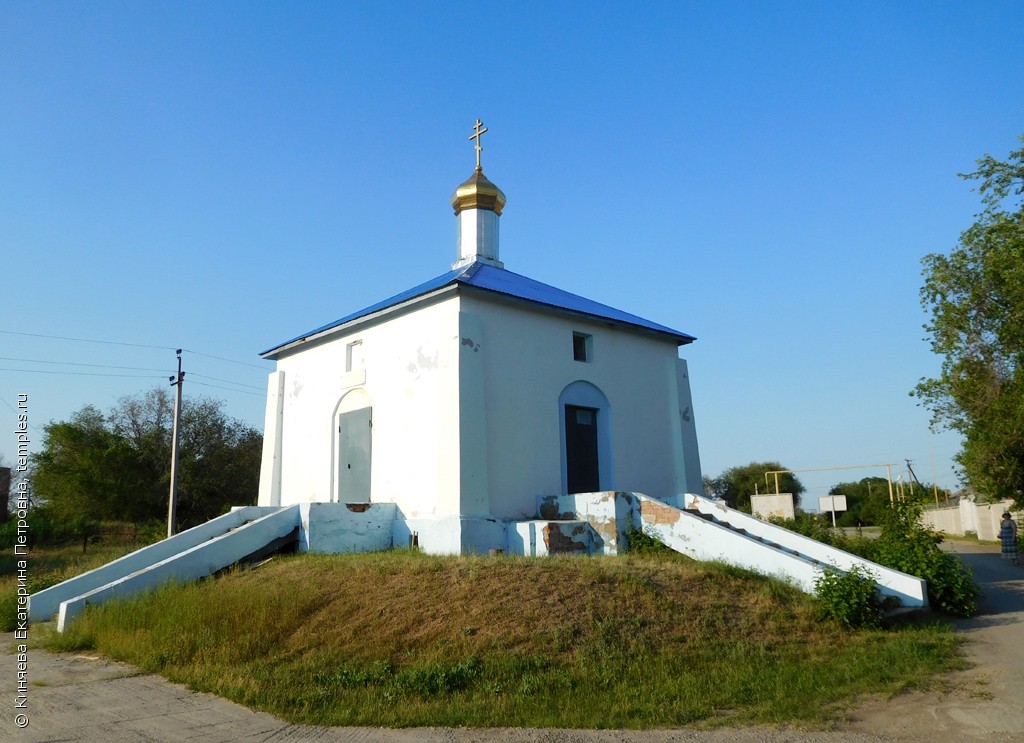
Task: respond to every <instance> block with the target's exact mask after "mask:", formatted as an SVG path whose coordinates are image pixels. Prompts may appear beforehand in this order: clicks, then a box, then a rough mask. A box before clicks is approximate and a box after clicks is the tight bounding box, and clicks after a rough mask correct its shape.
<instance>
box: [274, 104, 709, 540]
mask: <svg viewBox="0 0 1024 743" xmlns="http://www.w3.org/2000/svg"><path fill="white" fill-rule="evenodd" d="M484 131H486V129H481V128H480V122H479V121H478V122H477V128H476V133H475V134H474V135H473V136H472V137H471V139H474V138H475V139H476V152H477V167H476V170H475V171H474V172H473V174H472V175H471V176H470V178H469V179H468V180H467V181H466V182H465V183H463V184H462V185H460V186H459V187H458V188H457V189H456V191H455V194H454V195H453V196H452V199H451V203H452V206H453V207H454V209H455V215H456V220H457V225H458V242H457V257H456V260H455V262H454V263H453V264H452V266H451V270H449V271H447V272H446V273H442V274H441V275H440V276H437V277H435V278H433V279H430V280H429V281H426V282H424V283H422V284H420V285H419V286H416V287H413V288H411V289H409V290H407V291H404V292H402V293H400V294H397V295H395V296H393V297H391V298H390V299H386V300H384V301H382V302H379V303H377V304H374V305H372V306H370V307H366V308H364V309H362V310H359V311H357V312H353V313H351V314H348V315H346V316H344V317H342V318H341V319H338V320H335V321H333V322H330V323H328V324H326V325H322V326H320V327H317V328H315V329H313V330H310V331H308V332H306V333H303V334H301V335H299V336H296V337H295V338H292V339H290V340H288V341H285V342H284V343H280V344H278V345H276V346H274V347H272V348H270V349H268V350H266V351H264V352H263V353H262V354H261V356H262V357H263V358H265V359H270V360H273V361H275V362H277V368H276V371H274V372H272V373H271V374H270V379H269V389H268V397H267V414H266V427H265V432H264V449H263V462H262V470H261V476H260V490H259V501H258V503H259V505H260V506H287V505H291V504H296V503H324V502H335V503H346V504H362V503H370V504H381V503H389V504H395V512H396V516H395V518H397V519H399V520H404V521H407V522H408V523H409V525H410V531H412V529H413V528H414V527H415V528H416V530H417V531H419V533H420V534H423V535H424V536H426V535H430V534H435V533H439V532H441V531H443V532H444V533H445V536H444V537H443V538H442V537H439V540H440V541H439V544H441V543H443V544H444V545H447V548H443V549H441V548H438V547H437V546H436V545H435V546H434V548H433V549H431V545H429V544H428V545H424V546H425V548H427V549H428V550H430V551H467V550H475V551H486V550H487V548H488V547H496V546H499V544H500V546H502V547H503V546H504V536H503V535H502V534H499V532H500V531H501V527H500V525H501V523H502V522H510V521H516V520H523V519H531V518H536V516H537V504H538V498H541V497H544V496H551V495H565V494H571V493H590V492H598V491H629V492H639V493H644V494H646V495H649V496H652V497H655V498H666V499H667V498H670V497H673V496H676V495H678V494H681V493H684V492H691V493H702V492H703V486H702V482H701V470H700V458H699V455H698V450H697V436H696V429H695V426H694V420H693V412H692V402H691V396H690V386H689V380H688V374H687V367H686V362H685V361H684V360H683V359H681V358H679V347H680V346H683V345H686V344H689V343H691V342H692V341H693V340H694V338H693V336H690V335H687V334H686V333H682V332H680V331H678V330H673V329H672V328H668V327H665V326H664V325H660V324H658V323H655V322H651V321H650V320H645V319H643V318H641V317H637V316H636V315H632V314H630V313H628V312H623V311H622V310H617V309H614V308H612V307H609V306H607V305H604V304H600V303H598V302H594V301H591V300H589V299H585V298H583V297H580V296H577V295H575V294H571V293H569V292H566V291H563V290H561V289H557V288H555V287H553V286H549V285H547V284H543V283H541V282H539V281H534V280H533V279H530V278H527V277H525V276H522V275H520V274H517V273H513V272H512V271H509V270H507V269H506V268H505V266H504V263H503V262H502V261H501V258H500V255H499V239H498V238H499V229H498V228H499V221H500V218H501V213H502V210H503V208H504V206H505V202H506V199H505V194H503V193H502V191H501V190H500V189H499V188H498V187H497V186H496V185H494V183H492V182H491V181H490V180H488V179H487V177H486V176H485V175H484V173H483V170H482V169H481V168H480V152H481V149H482V148H481V147H480V134H482V133H483V132H484Z"/></svg>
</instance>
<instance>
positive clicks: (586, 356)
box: [572, 333, 594, 361]
mask: <svg viewBox="0 0 1024 743" xmlns="http://www.w3.org/2000/svg"><path fill="white" fill-rule="evenodd" d="M593 340H594V337H593V336H591V335H587V334H586V333H573V334H572V357H573V359H575V360H576V361H591V360H593V354H594V348H593Z"/></svg>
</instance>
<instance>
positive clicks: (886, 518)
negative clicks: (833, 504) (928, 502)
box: [865, 502, 980, 617]
mask: <svg viewBox="0 0 1024 743" xmlns="http://www.w3.org/2000/svg"><path fill="white" fill-rule="evenodd" d="M941 542H942V536H941V535H940V534H938V532H936V531H934V530H932V529H930V528H928V527H925V526H922V525H921V505H920V504H918V503H909V502H896V503H893V504H892V505H891V507H890V508H888V509H886V511H885V513H884V515H883V518H882V534H881V536H880V537H879V538H878V539H877V540H874V543H873V544H870V545H868V548H869V551H870V552H871V553H872V554H867V555H865V557H867V558H868V559H871V560H874V561H875V562H877V563H880V564H882V565H885V566H886V567H890V568H893V569H895V570H900V571H902V572H904V573H909V574H910V575H916V576H917V577H918V578H923V579H924V580H925V581H927V583H928V601H929V603H930V604H931V605H932V608H933V609H938V610H939V611H943V612H945V613H947V614H953V615H956V616H962V617H970V616H974V615H975V614H977V613H978V597H979V595H980V590H979V589H978V586H977V584H976V583H975V582H974V575H973V573H972V572H971V569H970V568H969V567H967V566H966V565H964V564H963V563H962V562H960V560H958V559H957V557H956V556H955V555H951V554H949V553H947V552H943V551H942V550H941V549H939V544H940V543H941Z"/></svg>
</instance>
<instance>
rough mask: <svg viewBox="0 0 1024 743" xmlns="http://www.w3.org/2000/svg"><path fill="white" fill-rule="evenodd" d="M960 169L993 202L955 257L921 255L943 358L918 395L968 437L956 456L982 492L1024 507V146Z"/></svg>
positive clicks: (924, 295) (924, 300)
mask: <svg viewBox="0 0 1024 743" xmlns="http://www.w3.org/2000/svg"><path fill="white" fill-rule="evenodd" d="M1021 139H1022V141H1024V137H1021ZM961 177H963V178H966V179H970V180H975V181H979V182H980V185H979V186H978V188H977V190H978V192H979V193H981V194H982V202H983V204H984V205H985V206H984V210H983V211H982V212H981V213H980V214H979V215H977V220H976V221H975V223H974V224H973V225H971V227H970V228H968V229H967V230H966V231H964V232H963V233H962V234H961V235H960V242H959V245H958V246H957V247H956V248H955V249H954V250H953V251H952V252H951V253H950V254H949V255H943V254H938V253H933V254H931V255H928V256H925V258H924V259H923V264H924V271H923V275H924V286H923V287H922V289H921V304H922V306H923V307H924V309H925V311H926V312H928V313H929V315H930V316H931V321H930V322H929V323H928V324H927V325H925V329H926V330H927V331H928V333H929V334H930V336H931V345H932V350H933V351H934V352H935V353H936V354H938V355H939V356H941V357H942V358H943V360H942V368H941V372H940V374H939V376H938V377H937V378H935V379H923V380H921V382H920V383H919V384H918V385H917V387H916V388H915V389H914V391H913V392H912V394H913V395H915V396H917V397H918V398H919V399H920V400H921V401H922V402H923V404H924V405H926V406H927V407H928V408H929V409H930V410H931V412H932V420H933V424H934V425H937V426H943V427H946V428H951V429H953V430H955V431H958V432H960V433H961V434H962V435H963V437H964V445H963V449H962V450H961V452H960V453H959V454H958V455H957V462H958V464H959V465H960V468H961V470H962V474H963V475H964V476H965V478H966V480H967V482H968V483H970V485H971V487H972V488H973V489H974V490H975V491H976V492H978V493H980V494H981V495H983V496H987V497H990V498H993V499H1000V498H1015V499H1017V502H1018V504H1020V505H1024V365H1022V363H1021V362H1022V361H1024V201H1022V200H1021V199H1020V195H1021V194H1022V193H1024V147H1022V148H1020V149H1018V150H1015V151H1013V152H1011V153H1010V155H1009V158H1008V159H1007V160H1006V161H1000V160H996V159H995V158H993V157H992V156H991V155H986V156H985V157H983V158H982V159H981V160H979V161H978V170H977V171H975V172H973V173H968V174H961Z"/></svg>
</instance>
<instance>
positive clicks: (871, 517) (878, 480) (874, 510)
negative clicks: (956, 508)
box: [828, 477, 935, 526]
mask: <svg viewBox="0 0 1024 743" xmlns="http://www.w3.org/2000/svg"><path fill="white" fill-rule="evenodd" d="M892 492H893V495H894V497H895V498H900V497H902V499H904V500H910V501H914V502H916V503H931V502H932V498H933V497H934V492H935V491H934V490H933V489H932V486H931V484H928V483H924V484H920V485H919V484H917V483H904V484H903V485H898V484H896V483H894V484H893V490H892ZM828 494H829V495H845V496H846V511H843V512H840V513H837V514H836V523H837V524H839V526H878V525H880V524H881V523H882V521H883V520H884V518H885V513H886V510H887V509H888V508H889V506H890V500H889V481H888V480H887V479H885V478H884V477H865V478H863V479H861V480H860V481H858V482H841V483H838V484H837V485H833V486H832V488H831V489H830V490H829V491H828Z"/></svg>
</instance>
